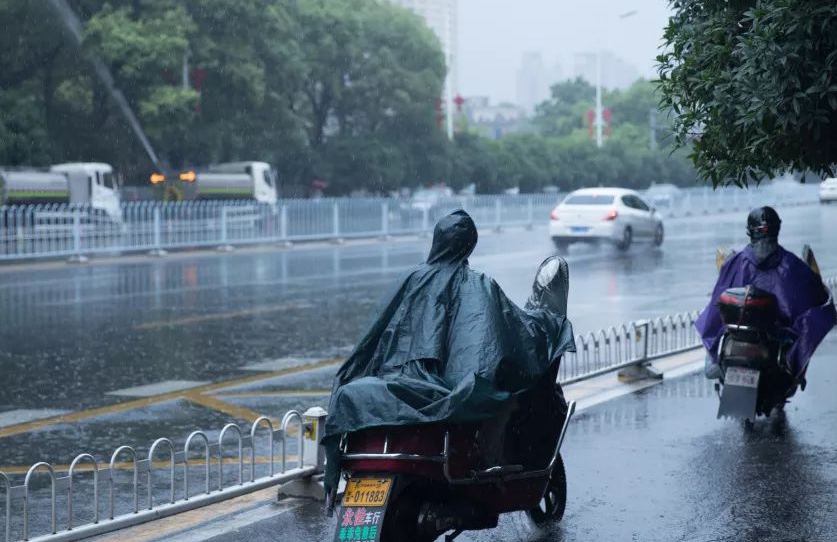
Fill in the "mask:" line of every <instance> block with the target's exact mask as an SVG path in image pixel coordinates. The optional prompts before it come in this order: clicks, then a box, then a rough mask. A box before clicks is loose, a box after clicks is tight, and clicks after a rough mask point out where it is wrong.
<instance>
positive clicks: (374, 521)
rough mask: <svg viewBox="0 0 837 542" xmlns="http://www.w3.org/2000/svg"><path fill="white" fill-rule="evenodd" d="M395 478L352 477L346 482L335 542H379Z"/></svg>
mask: <svg viewBox="0 0 837 542" xmlns="http://www.w3.org/2000/svg"><path fill="white" fill-rule="evenodd" d="M391 490H392V478H352V479H350V480H349V481H348V482H347V483H346V491H345V492H344V493H343V503H342V504H343V505H342V507H341V511H340V515H339V516H338V523H337V530H336V531H335V532H334V540H335V542H344V541H346V540H352V541H360V542H367V541H368V542H378V541H380V539H381V532H382V530H383V523H384V511H385V510H386V505H387V501H388V500H389V494H390V492H391Z"/></svg>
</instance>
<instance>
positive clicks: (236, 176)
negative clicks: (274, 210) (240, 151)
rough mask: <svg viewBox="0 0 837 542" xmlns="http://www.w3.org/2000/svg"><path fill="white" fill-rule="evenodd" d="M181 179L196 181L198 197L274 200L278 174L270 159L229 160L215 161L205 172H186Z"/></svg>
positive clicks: (275, 200) (206, 198)
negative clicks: (263, 160) (268, 161)
mask: <svg viewBox="0 0 837 542" xmlns="http://www.w3.org/2000/svg"><path fill="white" fill-rule="evenodd" d="M180 179H181V180H185V181H188V182H194V184H195V198H196V199H199V200H218V199H251V200H255V201H257V202H259V203H269V204H275V203H276V202H277V201H278V199H279V197H278V194H277V191H276V175H275V173H274V172H273V170H272V169H271V167H270V164H268V163H267V162H228V163H223V164H215V165H212V166H210V167H209V168H208V170H207V171H204V172H197V173H196V172H191V171H190V172H186V173H183V174H181V175H180Z"/></svg>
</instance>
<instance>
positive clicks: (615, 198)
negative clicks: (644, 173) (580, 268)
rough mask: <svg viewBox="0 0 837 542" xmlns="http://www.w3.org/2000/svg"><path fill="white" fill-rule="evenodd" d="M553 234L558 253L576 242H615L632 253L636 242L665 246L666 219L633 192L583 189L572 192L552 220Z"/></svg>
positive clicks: (552, 216) (550, 226)
mask: <svg viewBox="0 0 837 542" xmlns="http://www.w3.org/2000/svg"><path fill="white" fill-rule="evenodd" d="M549 235H550V236H551V237H552V241H553V242H554V243H555V246H556V248H558V250H566V248H567V247H568V246H569V245H570V244H571V243H575V242H587V243H601V242H607V243H612V244H614V245H615V246H616V247H618V248H619V249H621V250H628V248H630V246H631V245H632V244H633V243H634V242H635V241H640V240H646V241H650V242H651V243H653V244H654V246H660V245H661V244H663V220H662V218H660V216H659V215H658V214H657V212H656V210H655V209H654V208H653V207H651V206H650V205H648V203H646V202H645V200H644V199H642V197H641V196H640V195H639V194H638V193H637V192H635V191H633V190H626V189H624V188H583V189H581V190H576V191H575V192H572V193H570V194H569V195H568V196H567V197H566V198H564V201H562V202H561V203H560V204H559V205H558V206H557V207H556V208H555V209H553V210H552V215H551V217H550V221H549Z"/></svg>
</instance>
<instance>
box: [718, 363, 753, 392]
mask: <svg viewBox="0 0 837 542" xmlns="http://www.w3.org/2000/svg"><path fill="white" fill-rule="evenodd" d="M759 374H760V373H759V372H758V371H756V370H753V369H742V368H741V367H728V368H727V372H726V374H725V375H724V385H725V386H742V387H744V388H758V387H759Z"/></svg>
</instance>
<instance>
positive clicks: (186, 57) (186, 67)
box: [181, 49, 189, 90]
mask: <svg viewBox="0 0 837 542" xmlns="http://www.w3.org/2000/svg"><path fill="white" fill-rule="evenodd" d="M181 79H182V84H183V90H189V50H188V49H186V50H185V51H184V52H183V73H182V74H181Z"/></svg>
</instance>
